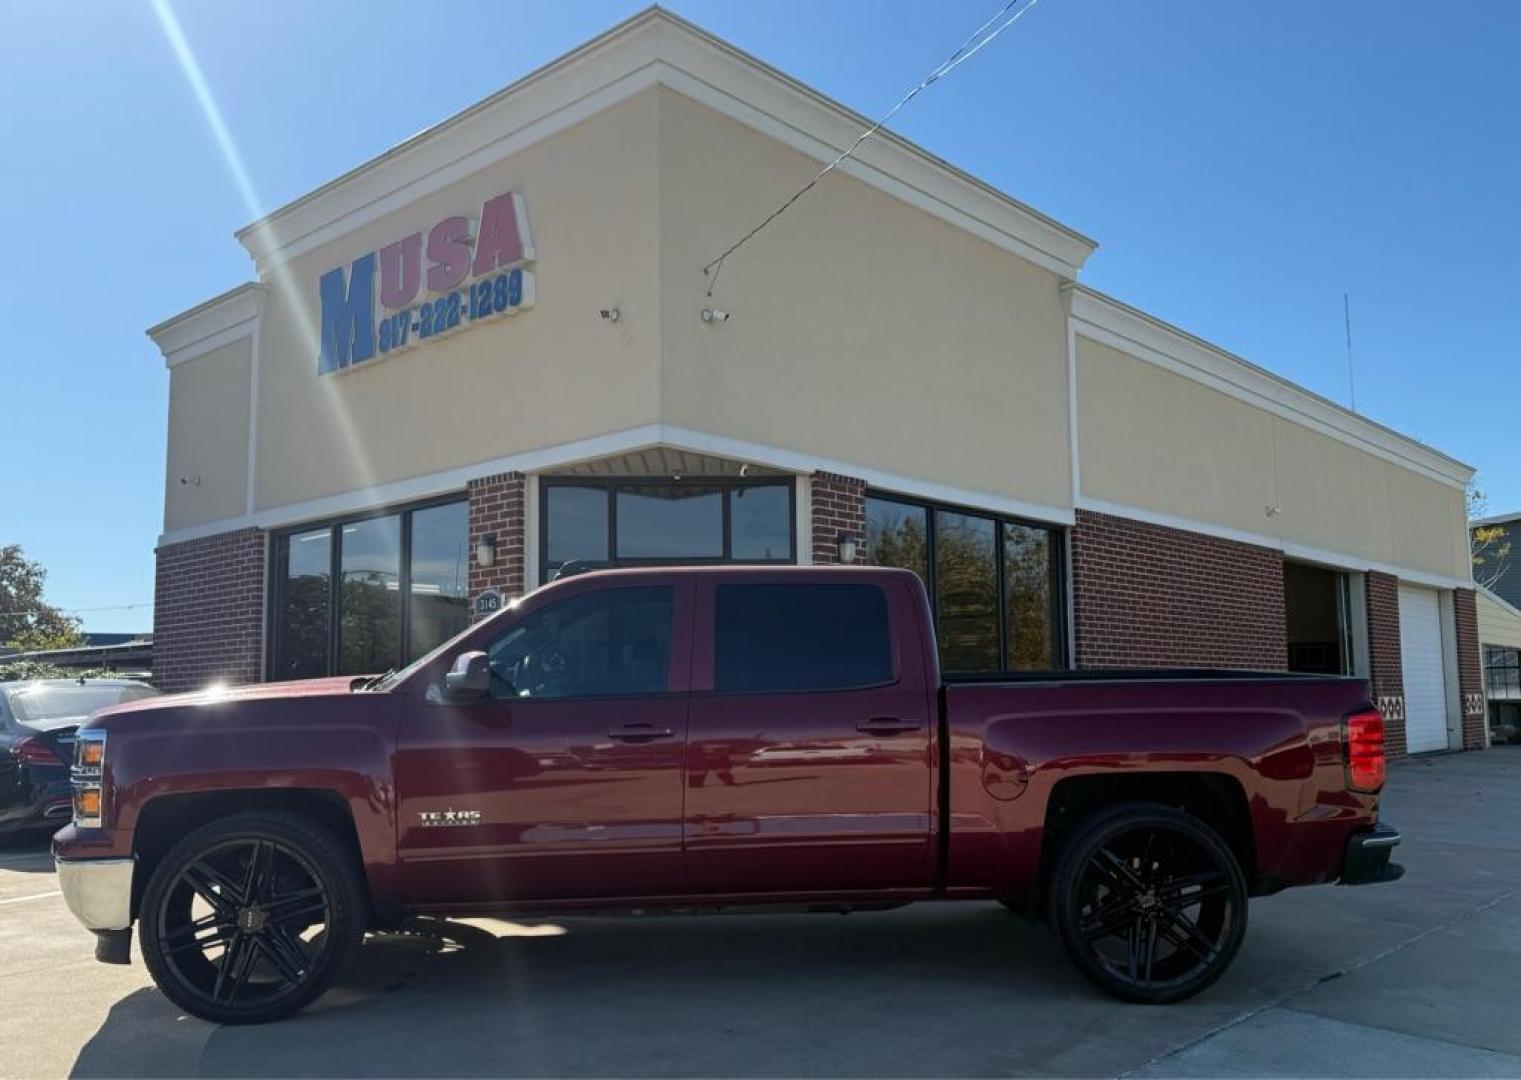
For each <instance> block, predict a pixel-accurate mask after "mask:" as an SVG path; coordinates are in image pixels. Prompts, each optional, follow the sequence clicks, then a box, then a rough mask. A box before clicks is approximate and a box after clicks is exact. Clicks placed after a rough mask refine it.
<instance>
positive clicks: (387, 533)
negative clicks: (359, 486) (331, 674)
mask: <svg viewBox="0 0 1521 1080" xmlns="http://www.w3.org/2000/svg"><path fill="white" fill-rule="evenodd" d="M342 545H343V556H342V571H341V576H340V579H339V580H340V587H339V590H338V611H339V622H338V670H337V672H336V673H335V674H338V675H361V674H364V673H365V672H368V671H385V670H386V669H387V668H391V667H395V666H396V656H397V644H398V642H399V641H400V640H401V518H400V517H398V516H397V515H395V514H392V515H390V516H388V517H382V518H371V519H369V520H368V521H356V522H354V523H353V524H352V525H345V526H343V539H342Z"/></svg>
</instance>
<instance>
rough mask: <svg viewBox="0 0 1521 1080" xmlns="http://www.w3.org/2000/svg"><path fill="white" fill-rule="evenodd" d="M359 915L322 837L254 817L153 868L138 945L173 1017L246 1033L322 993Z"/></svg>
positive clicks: (353, 876) (204, 830) (349, 876)
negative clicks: (180, 1014) (179, 1012)
mask: <svg viewBox="0 0 1521 1080" xmlns="http://www.w3.org/2000/svg"><path fill="white" fill-rule="evenodd" d="M367 910H368V909H367V905H366V903H365V887H364V881H363V878H362V877H361V875H360V871H359V868H358V866H356V865H355V860H354V857H353V855H352V853H351V852H350V851H349V850H348V848H347V847H346V846H345V845H344V844H343V842H342V841H340V840H339V839H338V837H337V836H335V835H334V834H333V832H332V830H330V829H328V828H326V827H325V826H323V825H321V824H320V823H318V822H316V821H313V820H311V819H309V818H306V817H302V816H301V815H299V814H291V813H284V812H257V811H256V812H251V813H242V814H235V815H232V816H230V817H226V818H223V819H221V820H219V821H214V822H212V823H211V824H209V825H204V826H202V827H201V828H199V829H196V830H195V831H194V832H192V833H190V834H189V835H188V836H186V837H185V838H184V839H182V840H181V841H179V843H177V844H175V845H174V847H173V848H171V849H170V850H169V852H168V853H167V854H166V855H165V856H164V857H163V858H162V859H160V860H159V862H158V865H157V866H156V867H155V868H154V870H153V874H152V876H151V877H150V878H149V879H148V886H147V888H146V889H145V890H144V891H143V899H142V905H141V908H140V910H139V912H138V940H139V943H140V946H141V949H142V954H143V962H144V963H145V964H146V965H147V968H148V972H149V974H150V975H152V976H153V981H154V982H155V983H157V984H158V987H159V989H160V990H162V991H163V992H164V995H165V996H166V997H168V998H169V999H170V1000H171V1001H173V1002H174V1003H175V1004H176V1005H178V1006H179V1007H180V1008H182V1009H184V1010H185V1011H186V1012H188V1013H191V1014H192V1015H194V1016H199V1017H201V1018H202V1019H203V1020H211V1021H213V1022H215V1023H219V1024H258V1023H263V1022H265V1021H267V1020H276V1019H279V1018H280V1017H282V1016H289V1015H290V1014H291V1013H294V1012H296V1011H298V1010H300V1009H302V1008H304V1007H305V1006H307V1005H309V1004H310V1003H311V1002H312V1001H314V1000H316V998H317V997H318V996H319V995H320V994H321V993H322V992H323V991H324V990H326V989H327V987H328V986H329V984H331V983H332V981H333V979H334V977H335V976H336V975H337V974H338V972H339V971H340V970H342V968H343V966H344V964H345V963H347V961H348V959H349V957H350V956H351V955H352V954H353V952H354V949H355V947H356V946H357V945H358V944H359V942H360V940H361V939H362V938H363V936H364V929H365V921H366V914H365V913H366V911H367Z"/></svg>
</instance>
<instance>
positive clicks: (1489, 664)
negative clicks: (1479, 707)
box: [1483, 644, 1521, 701]
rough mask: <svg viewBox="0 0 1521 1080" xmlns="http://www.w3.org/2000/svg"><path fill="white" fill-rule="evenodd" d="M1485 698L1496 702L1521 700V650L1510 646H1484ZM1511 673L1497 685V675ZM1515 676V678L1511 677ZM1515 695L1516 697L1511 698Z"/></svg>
mask: <svg viewBox="0 0 1521 1080" xmlns="http://www.w3.org/2000/svg"><path fill="white" fill-rule="evenodd" d="M1483 661H1484V696H1485V698H1486V699H1489V700H1495V701H1516V700H1521V649H1517V648H1515V647H1514V646H1510V645H1490V644H1486V645H1485V646H1484V656H1483ZM1501 673H1510V674H1509V675H1507V676H1506V677H1505V678H1504V679H1502V680H1501V682H1503V684H1504V685H1498V686H1497V685H1496V683H1495V680H1494V678H1493V676H1494V675H1496V674H1501ZM1511 676H1514V677H1511ZM1510 694H1514V695H1515V697H1510V696H1509V695H1510Z"/></svg>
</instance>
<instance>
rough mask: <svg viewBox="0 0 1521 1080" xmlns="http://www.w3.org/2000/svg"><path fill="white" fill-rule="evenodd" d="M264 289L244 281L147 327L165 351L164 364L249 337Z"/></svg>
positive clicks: (192, 358) (262, 299) (256, 320)
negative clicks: (170, 317)
mask: <svg viewBox="0 0 1521 1080" xmlns="http://www.w3.org/2000/svg"><path fill="white" fill-rule="evenodd" d="M267 292H268V289H267V288H266V286H264V285H261V284H259V283H258V282H254V281H250V282H247V283H245V284H243V285H239V286H237V287H236V288H234V289H229V290H228V291H227V292H224V293H223V294H222V295H220V296H214V297H212V298H211V299H210V300H207V301H206V302H205V303H204V304H197V305H196V306H195V307H193V308H191V309H190V310H189V311H187V312H184V313H183V314H181V315H176V316H174V318H172V319H166V320H164V321H163V322H161V323H159V324H158V325H157V326H154V327H152V328H150V329H149V330H148V336H149V337H150V338H152V339H153V343H154V344H155V345H157V346H158V348H159V351H160V352H162V353H163V354H164V366H165V367H171V368H172V367H174V366H175V365H177V364H183V363H184V362H185V361H187V360H194V359H195V358H196V357H197V356H204V355H205V354H206V353H209V352H210V351H211V350H213V349H219V348H221V347H222V346H223V345H227V344H229V343H231V342H234V341H237V340H239V339H241V338H245V337H252V336H253V334H254V328H255V327H256V326H257V325H258V322H259V313H260V312H262V311H263V310H264V297H265V296H266V294H267Z"/></svg>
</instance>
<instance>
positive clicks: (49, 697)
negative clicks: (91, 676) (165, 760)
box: [7, 684, 157, 723]
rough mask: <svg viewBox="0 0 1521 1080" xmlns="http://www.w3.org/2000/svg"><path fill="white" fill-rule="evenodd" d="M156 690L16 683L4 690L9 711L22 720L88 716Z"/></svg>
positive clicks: (151, 693)
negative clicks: (97, 710)
mask: <svg viewBox="0 0 1521 1080" xmlns="http://www.w3.org/2000/svg"><path fill="white" fill-rule="evenodd" d="M156 692H157V691H155V690H154V689H153V688H152V687H149V686H90V685H88V684H87V685H85V686H78V685H70V686H18V687H15V688H13V689H11V690H10V691H9V693H8V695H7V696H8V697H9V699H10V704H11V711H12V712H13V713H15V714H16V719H17V720H20V721H21V722H22V723H26V722H27V721H28V720H56V719H59V718H60V717H66V716H88V715H89V714H90V713H92V712H94V711H95V710H96V709H104V708H105V707H106V706H107V705H120V704H121V703H122V702H124V701H136V700H138V699H139V698H145V697H152V696H153V695H154V694H155V693H156Z"/></svg>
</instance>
